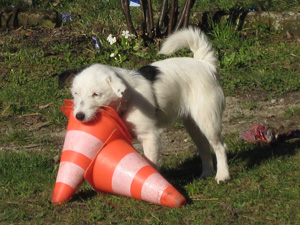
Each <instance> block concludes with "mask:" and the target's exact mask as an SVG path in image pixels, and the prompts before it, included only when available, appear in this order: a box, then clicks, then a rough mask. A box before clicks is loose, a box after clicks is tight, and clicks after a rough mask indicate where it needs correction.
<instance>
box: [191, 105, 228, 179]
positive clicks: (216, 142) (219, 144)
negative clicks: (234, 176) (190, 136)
mask: <svg viewBox="0 0 300 225" xmlns="http://www.w3.org/2000/svg"><path fill="white" fill-rule="evenodd" d="M201 113H202V116H200V115H199V116H198V117H195V118H197V119H198V120H196V119H195V122H196V124H197V125H198V127H199V128H200V130H201V132H202V133H203V134H204V135H205V137H206V138H207V140H208V142H209V144H210V145H211V147H212V148H213V149H214V151H215V154H216V158H217V174H216V181H217V182H218V183H220V181H223V182H225V181H226V180H229V179H230V175H229V168H228V163H227V155H226V145H225V144H224V143H223V140H222V138H221V119H220V118H215V119H212V118H210V117H209V116H206V115H205V113H209V112H206V111H205V110H202V111H201ZM204 118H210V119H206V120H204Z"/></svg>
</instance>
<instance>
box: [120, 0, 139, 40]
mask: <svg viewBox="0 0 300 225" xmlns="http://www.w3.org/2000/svg"><path fill="white" fill-rule="evenodd" d="M121 6H122V10H123V13H124V16H125V20H126V24H127V28H128V31H129V32H130V33H131V34H134V35H136V31H135V29H134V26H133V23H132V20H131V15H130V9H129V1H128V0H121Z"/></svg>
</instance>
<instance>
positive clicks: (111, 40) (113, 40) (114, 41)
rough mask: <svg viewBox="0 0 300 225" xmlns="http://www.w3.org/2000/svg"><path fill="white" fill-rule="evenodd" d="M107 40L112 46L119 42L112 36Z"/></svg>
mask: <svg viewBox="0 0 300 225" xmlns="http://www.w3.org/2000/svg"><path fill="white" fill-rule="evenodd" d="M106 40H107V41H108V42H109V44H110V45H113V44H114V43H116V42H117V39H116V37H113V36H112V35H111V34H110V35H109V36H108V37H107V39H106Z"/></svg>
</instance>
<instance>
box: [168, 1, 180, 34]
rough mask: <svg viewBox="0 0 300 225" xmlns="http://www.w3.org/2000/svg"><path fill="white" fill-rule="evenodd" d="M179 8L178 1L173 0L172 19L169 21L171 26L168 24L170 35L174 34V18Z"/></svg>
mask: <svg viewBox="0 0 300 225" xmlns="http://www.w3.org/2000/svg"><path fill="white" fill-rule="evenodd" d="M177 8H178V0H172V4H171V11H170V19H169V24H168V35H170V34H172V32H173V26H174V23H175V21H174V18H175V15H176V13H177Z"/></svg>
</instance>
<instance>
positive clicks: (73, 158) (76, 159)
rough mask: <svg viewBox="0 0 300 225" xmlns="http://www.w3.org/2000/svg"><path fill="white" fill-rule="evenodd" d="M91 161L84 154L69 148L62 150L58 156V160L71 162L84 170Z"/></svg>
mask: <svg viewBox="0 0 300 225" xmlns="http://www.w3.org/2000/svg"><path fill="white" fill-rule="evenodd" d="M91 161H92V160H91V159H89V158H88V157H86V156H85V155H83V154H81V153H78V152H74V151H71V150H65V151H63V152H62V154H61V158H60V162H71V163H74V164H76V165H78V166H80V167H81V168H82V169H84V170H86V168H87V167H88V165H89V164H90V163H91Z"/></svg>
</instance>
